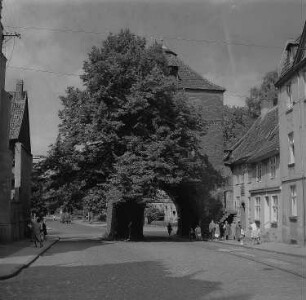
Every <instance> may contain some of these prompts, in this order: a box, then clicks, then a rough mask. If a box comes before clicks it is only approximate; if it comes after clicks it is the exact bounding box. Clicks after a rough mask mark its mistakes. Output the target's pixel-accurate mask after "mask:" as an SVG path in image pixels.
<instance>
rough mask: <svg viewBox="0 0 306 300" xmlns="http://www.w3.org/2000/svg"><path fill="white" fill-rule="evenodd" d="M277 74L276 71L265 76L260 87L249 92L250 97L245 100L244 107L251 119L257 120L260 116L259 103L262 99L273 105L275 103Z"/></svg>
mask: <svg viewBox="0 0 306 300" xmlns="http://www.w3.org/2000/svg"><path fill="white" fill-rule="evenodd" d="M277 78H278V74H277V72H276V71H271V72H268V73H266V74H265V76H264V77H263V80H262V83H261V84H260V86H257V87H253V88H251V90H250V96H249V97H247V98H246V105H247V108H248V111H249V114H250V116H251V117H252V118H255V119H256V118H257V117H259V115H260V103H261V102H262V101H263V100H264V99H269V100H270V101H273V103H275V104H276V103H277V90H276V87H275V86H274V84H275V82H276V81H277Z"/></svg>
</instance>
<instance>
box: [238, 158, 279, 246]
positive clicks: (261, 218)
mask: <svg viewBox="0 0 306 300" xmlns="http://www.w3.org/2000/svg"><path fill="white" fill-rule="evenodd" d="M280 201H281V189H280V168H279V155H278V154H277V155H273V156H271V157H269V158H266V159H263V160H261V161H258V162H257V163H249V164H241V165H237V166H234V167H233V203H234V207H233V209H234V212H235V213H236V214H237V215H236V219H237V220H239V221H240V222H241V224H242V227H243V228H245V229H247V228H248V226H249V225H250V224H251V223H252V222H254V221H255V222H257V223H258V224H259V226H260V229H261V232H262V236H263V239H265V240H269V241H271V240H272V241H280V240H281V239H282V236H281V213H282V211H281V205H280V204H281V202H280Z"/></svg>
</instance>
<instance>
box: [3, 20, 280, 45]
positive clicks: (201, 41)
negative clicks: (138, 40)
mask: <svg viewBox="0 0 306 300" xmlns="http://www.w3.org/2000/svg"><path fill="white" fill-rule="evenodd" d="M5 27H7V28H13V29H22V30H45V31H51V32H64V33H85V34H94V35H108V34H109V33H110V31H104V32H99V31H87V30H75V29H69V28H50V27H38V26H11V25H6V26H5ZM144 36H146V37H149V38H155V39H156V40H161V39H168V40H177V41H186V42H195V43H204V44H225V45H233V46H244V47H255V48H264V49H283V47H282V46H273V45H262V44H254V43H245V42H240V41H227V40H210V39H191V38H184V37H179V36H162V38H161V37H156V36H154V35H144Z"/></svg>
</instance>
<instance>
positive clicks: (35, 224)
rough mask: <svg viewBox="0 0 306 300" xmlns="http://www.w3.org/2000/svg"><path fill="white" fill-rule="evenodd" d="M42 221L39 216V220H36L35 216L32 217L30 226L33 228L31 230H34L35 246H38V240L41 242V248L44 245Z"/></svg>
mask: <svg viewBox="0 0 306 300" xmlns="http://www.w3.org/2000/svg"><path fill="white" fill-rule="evenodd" d="M40 222H41V220H40V218H37V220H35V218H34V219H32V220H31V225H30V228H31V231H32V239H33V242H34V245H35V247H37V242H39V246H40V248H41V247H43V241H42V238H41V231H40V229H41V226H40Z"/></svg>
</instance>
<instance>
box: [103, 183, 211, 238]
mask: <svg viewBox="0 0 306 300" xmlns="http://www.w3.org/2000/svg"><path fill="white" fill-rule="evenodd" d="M164 190H165V191H166V193H167V194H168V195H169V197H170V198H171V199H172V200H173V203H174V204H175V206H176V209H177V222H178V224H177V225H178V229H177V235H179V236H188V235H189V232H190V228H191V227H193V228H194V227H195V226H196V225H198V224H199V225H200V226H201V229H202V232H203V233H204V236H205V235H206V231H208V223H209V220H208V218H206V217H205V216H206V215H207V214H206V211H205V203H206V200H207V197H208V196H209V192H207V191H205V188H203V186H202V185H199V184H198V183H197V184H195V183H185V184H181V185H180V186H176V187H175V188H174V187H173V188H172V187H171V188H165V189H164ZM144 209H145V204H144V203H140V204H138V203H134V202H123V203H120V202H116V203H109V205H108V218H107V226H108V228H107V229H108V233H109V238H111V239H127V238H129V237H131V238H132V239H142V238H143V226H144ZM206 219H207V220H206ZM129 225H130V226H129ZM206 227H207V228H206Z"/></svg>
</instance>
